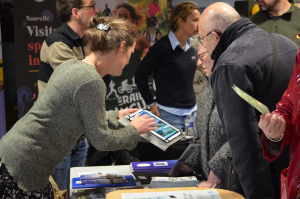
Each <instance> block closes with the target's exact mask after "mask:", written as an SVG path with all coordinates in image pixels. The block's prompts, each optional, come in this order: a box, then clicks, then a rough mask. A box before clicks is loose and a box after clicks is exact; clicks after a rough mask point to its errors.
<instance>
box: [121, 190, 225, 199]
mask: <svg viewBox="0 0 300 199" xmlns="http://www.w3.org/2000/svg"><path fill="white" fill-rule="evenodd" d="M148 198H151V199H169V198H170V199H171V198H172V199H173V198H180V199H185V198H188V199H199V198H201V199H222V198H221V196H220V195H219V193H218V191H217V190H215V189H210V190H190V191H189V190H186V191H166V192H143V193H123V194H122V199H148Z"/></svg>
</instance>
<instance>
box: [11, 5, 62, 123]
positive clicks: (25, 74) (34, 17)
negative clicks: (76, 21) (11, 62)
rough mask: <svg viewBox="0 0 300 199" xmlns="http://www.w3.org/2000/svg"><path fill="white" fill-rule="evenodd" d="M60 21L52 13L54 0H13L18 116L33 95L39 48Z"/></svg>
mask: <svg viewBox="0 0 300 199" xmlns="http://www.w3.org/2000/svg"><path fill="white" fill-rule="evenodd" d="M33 8H34V9H33ZM60 24H61V22H60V19H59V18H58V16H57V14H56V8H55V1H49V0H48V1H46V0H26V1H24V0H17V1H14V29H15V54H16V71H17V74H16V75H17V76H16V78H17V98H18V117H19V118H21V117H22V116H23V115H25V114H26V113H27V112H28V110H29V109H30V108H31V107H32V106H33V103H34V102H35V100H36V98H37V94H38V90H37V79H38V71H39V65H40V49H41V46H42V44H43V41H44V40H45V38H46V37H47V36H48V35H50V34H51V33H52V32H53V31H54V30H55V29H56V28H58V27H59V26H60Z"/></svg>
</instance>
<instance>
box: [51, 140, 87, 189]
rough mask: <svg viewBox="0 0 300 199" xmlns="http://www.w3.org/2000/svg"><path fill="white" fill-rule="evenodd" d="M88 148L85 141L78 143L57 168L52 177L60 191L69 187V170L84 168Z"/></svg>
mask: <svg viewBox="0 0 300 199" xmlns="http://www.w3.org/2000/svg"><path fill="white" fill-rule="evenodd" d="M87 148H88V147H87V144H86V141H85V140H82V141H80V142H77V143H76V144H75V146H74V147H73V149H72V151H71V152H70V153H69V154H68V156H67V157H66V158H65V159H64V160H63V161H62V162H61V163H60V164H59V165H58V166H57V167H56V168H55V171H54V173H53V174H52V177H53V179H54V181H55V182H56V184H57V186H58V188H59V189H60V190H66V189H67V187H68V172H69V169H70V168H71V167H83V166H84V163H85V156H86V152H87Z"/></svg>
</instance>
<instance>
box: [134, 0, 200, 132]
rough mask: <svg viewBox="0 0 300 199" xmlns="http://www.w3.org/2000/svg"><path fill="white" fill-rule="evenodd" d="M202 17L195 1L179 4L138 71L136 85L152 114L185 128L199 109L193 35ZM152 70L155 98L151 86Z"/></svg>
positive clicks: (182, 128)
mask: <svg viewBox="0 0 300 199" xmlns="http://www.w3.org/2000/svg"><path fill="white" fill-rule="evenodd" d="M199 19H200V7H199V6H198V5H197V4H196V3H194V2H189V1H185V2H183V3H180V4H179V5H177V6H176V7H175V9H174V12H173V13H172V16H171V21H170V29H171V30H170V32H169V34H168V35H167V36H164V37H162V38H161V39H160V40H159V41H158V42H156V43H155V44H154V45H153V46H152V47H151V48H150V49H149V52H148V53H147V55H146V56H145V57H144V59H143V60H142V62H141V63H140V64H139V66H138V68H137V70H136V74H135V82H136V84H137V87H138V89H139V91H140V93H141V94H142V97H143V98H144V100H145V102H146V104H147V105H149V106H150V107H151V111H152V113H155V114H156V115H157V116H160V117H161V118H162V119H163V120H165V121H166V122H168V123H170V124H172V125H173V126H175V127H177V128H178V129H179V130H182V131H183V130H184V119H185V117H186V115H188V114H189V113H191V114H192V115H194V113H195V111H196V109H197V105H196V98H195V92H194V89H193V80H194V76H195V72H196V68H197V65H196V56H195V52H194V49H193V48H191V45H192V43H193V39H192V38H191V37H192V36H193V35H195V34H197V33H198V22H199ZM152 72H153V73H154V80H155V84H156V99H154V98H153V96H152V94H151V92H150V89H149V86H148V77H149V76H150V75H151V74H152Z"/></svg>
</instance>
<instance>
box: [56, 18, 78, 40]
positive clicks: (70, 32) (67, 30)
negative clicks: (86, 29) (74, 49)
mask: <svg viewBox="0 0 300 199" xmlns="http://www.w3.org/2000/svg"><path fill="white" fill-rule="evenodd" d="M61 28H62V29H63V31H64V32H65V33H66V35H67V36H68V37H70V38H71V39H72V40H78V39H81V38H80V37H79V35H78V34H77V33H76V32H75V31H74V30H73V29H72V28H71V27H70V26H69V25H68V24H67V23H65V22H63V23H62V24H61Z"/></svg>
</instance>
